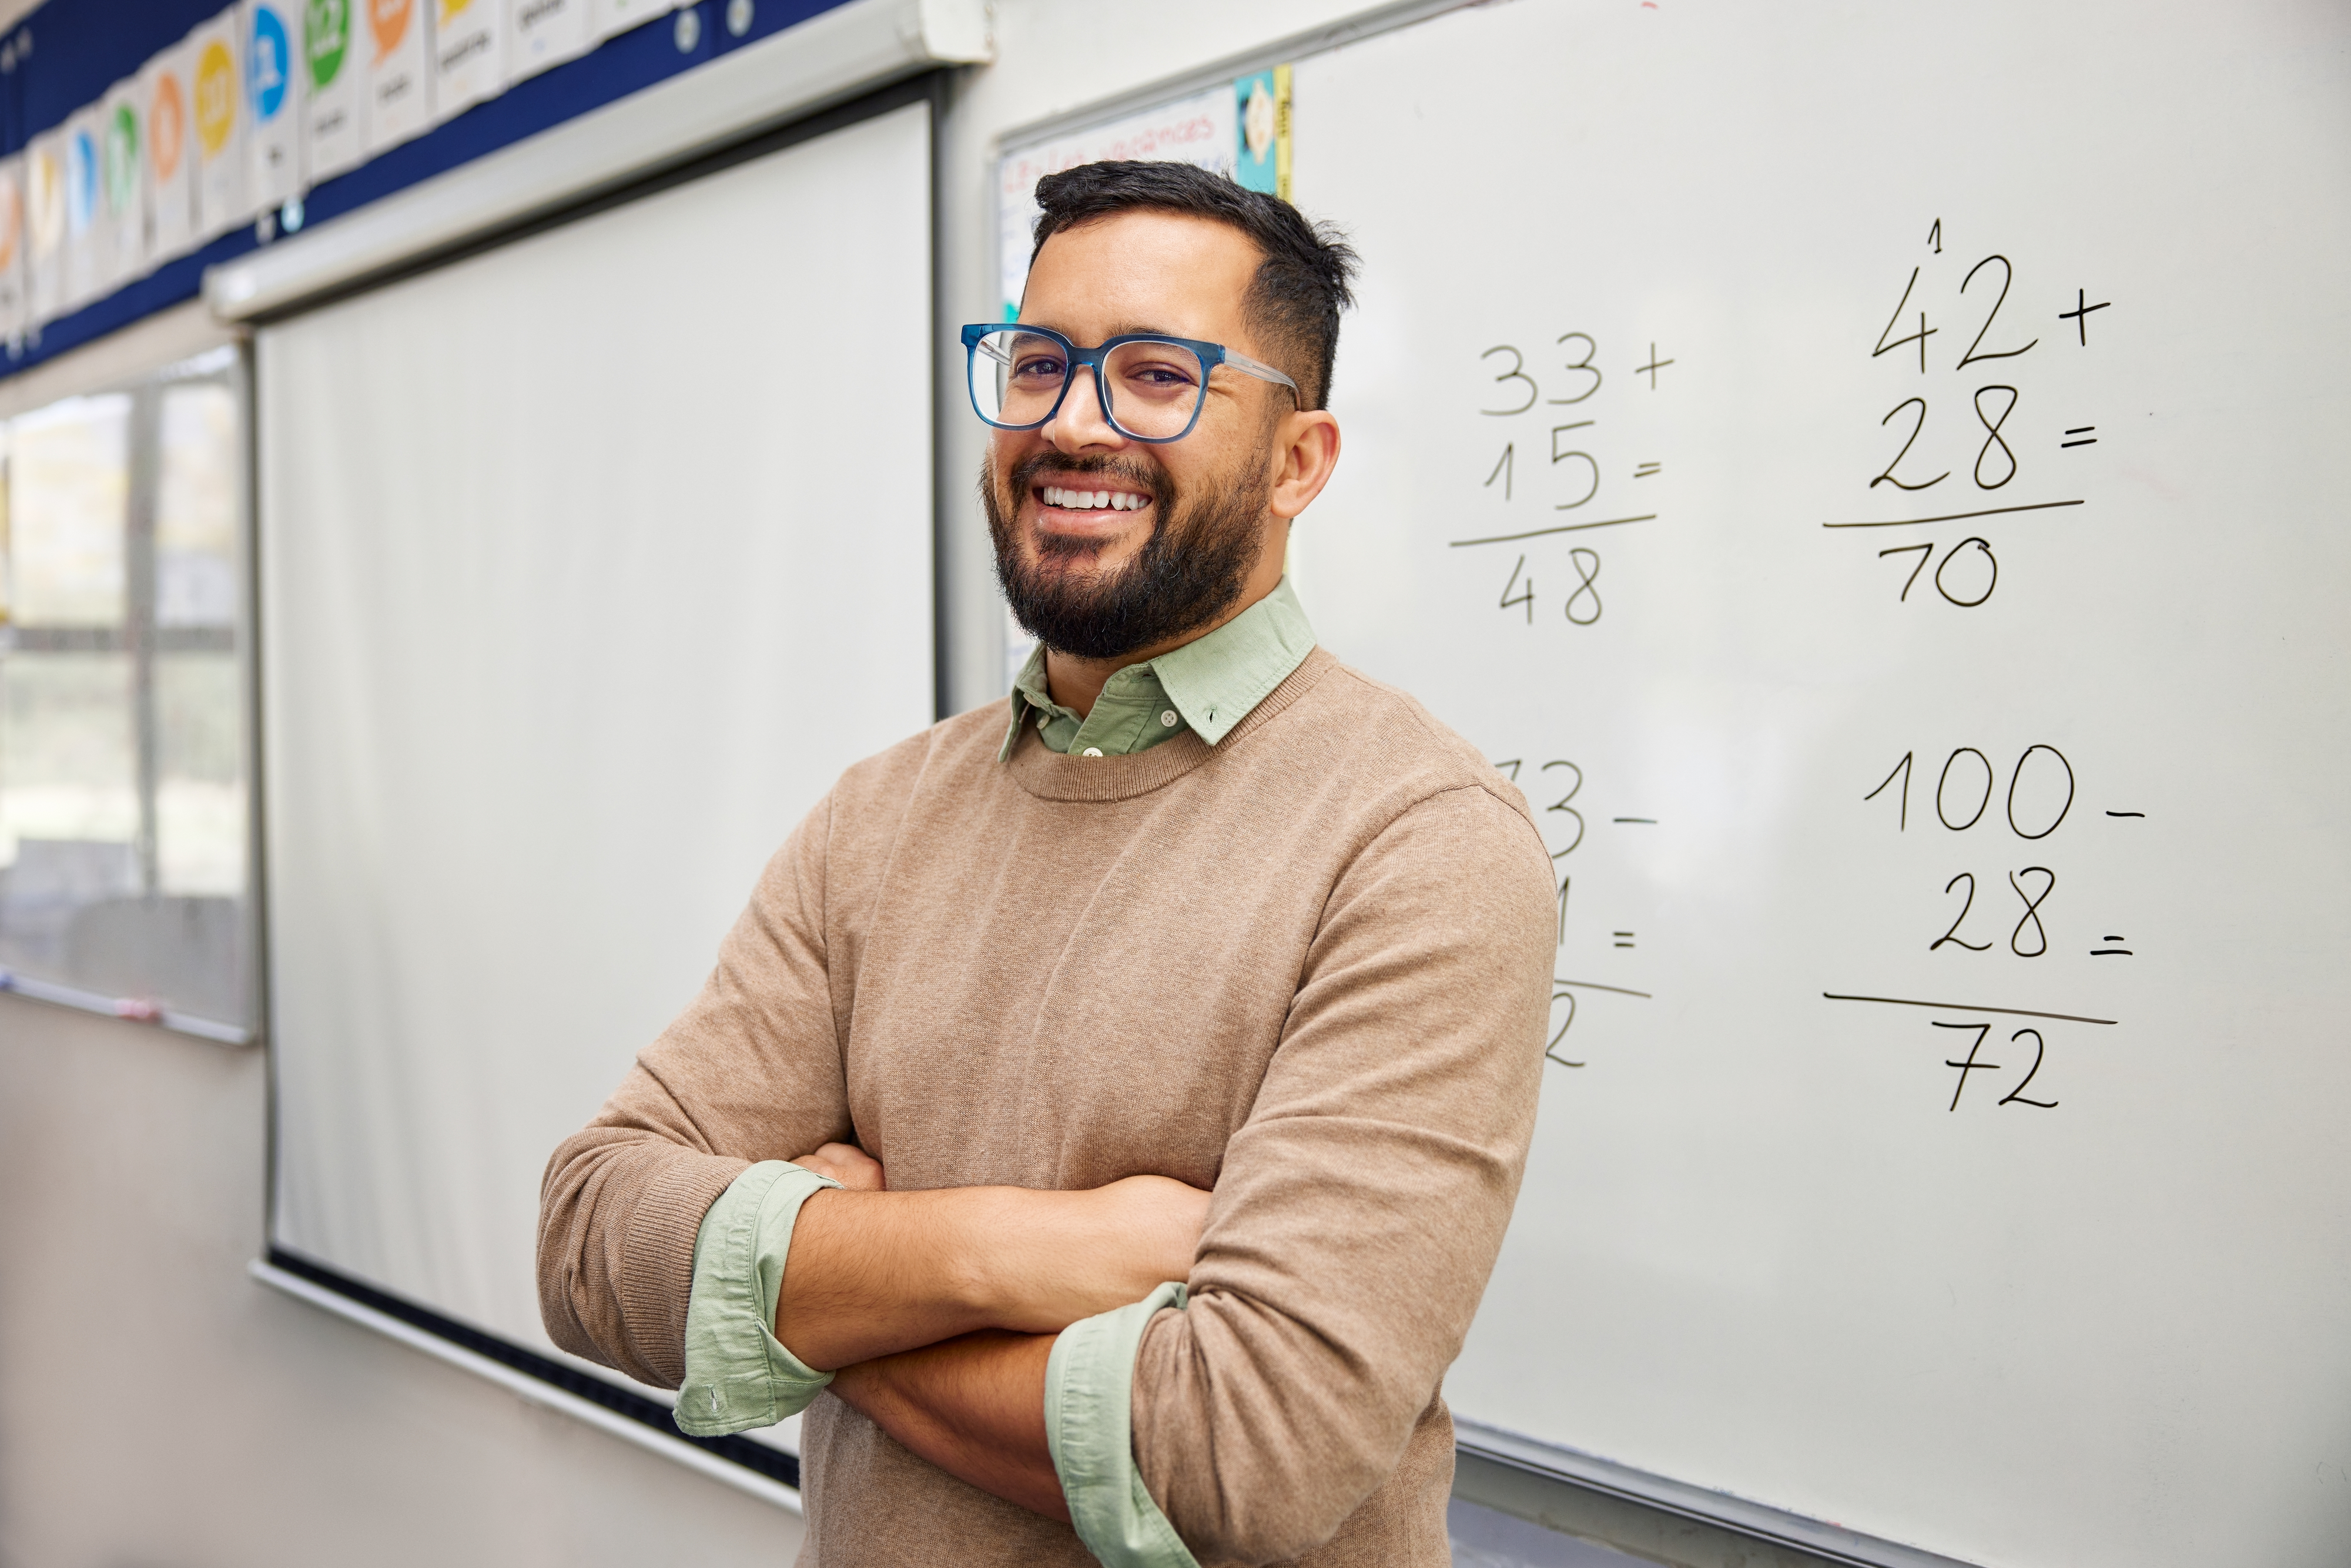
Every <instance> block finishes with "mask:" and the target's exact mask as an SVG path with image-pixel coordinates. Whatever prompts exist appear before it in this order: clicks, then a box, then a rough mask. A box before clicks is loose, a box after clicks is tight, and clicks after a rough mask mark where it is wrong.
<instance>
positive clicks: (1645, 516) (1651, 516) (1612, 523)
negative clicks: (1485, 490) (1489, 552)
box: [1447, 512, 1657, 549]
mask: <svg viewBox="0 0 2351 1568" xmlns="http://www.w3.org/2000/svg"><path fill="white" fill-rule="evenodd" d="M1656 520H1657V514H1656V513H1655V512H1644V513H1642V514H1641V515H1640V516H1639V517H1604V518H1602V519H1601V520H1600V521H1598V522H1596V523H1560V524H1556V525H1554V526H1553V527H1552V528H1529V529H1528V530H1527V531H1526V532H1525V533H1522V534H1496V535H1495V536H1494V537H1493V538H1485V539H1453V540H1450V541H1448V544H1447V548H1448V549H1460V548H1461V547H1462V546H1464V545H1507V544H1516V543H1517V542H1518V541H1519V540H1520V539H1539V538H1542V537H1543V536H1544V535H1545V534H1576V533H1582V532H1583V530H1584V529H1586V528H1622V527H1623V526H1624V525H1625V524H1626V523H1654V522H1656Z"/></svg>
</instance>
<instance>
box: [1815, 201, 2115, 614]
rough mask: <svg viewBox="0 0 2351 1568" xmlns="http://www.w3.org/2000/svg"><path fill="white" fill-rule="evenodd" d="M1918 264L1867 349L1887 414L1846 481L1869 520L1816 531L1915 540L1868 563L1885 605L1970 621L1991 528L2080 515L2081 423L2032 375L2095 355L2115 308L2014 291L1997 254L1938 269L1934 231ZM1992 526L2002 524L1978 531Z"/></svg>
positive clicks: (2015, 284) (1984, 595)
mask: <svg viewBox="0 0 2351 1568" xmlns="http://www.w3.org/2000/svg"><path fill="white" fill-rule="evenodd" d="M1926 251H1927V254H1926V255H1925V256H1922V257H1921V258H1920V259H1919V261H1918V262H1917V264H1916V265H1914V266H1913V267H1911V268H1910V275H1909V277H1907V278H1906V279H1904V280H1903V281H1902V283H1901V285H1900V287H1899V289H1898V291H1896V290H1892V289H1889V292H1892V293H1895V295H1896V298H1895V303H1894V309H1893V313H1892V314H1891V315H1890V316H1888V317H1887V318H1886V324H1885V326H1884V327H1883V328H1881V329H1879V331H1878V333H1877V338H1876V341H1875V342H1873V343H1870V344H1869V345H1868V353H1869V357H1870V358H1871V359H1872V360H1875V361H1880V362H1881V363H1882V365H1883V366H1884V371H1883V376H1884V380H1885V382H1886V385H1885V388H1884V392H1883V394H1882V395H1884V396H1885V397H1886V399H1887V400H1888V401H1889V402H1890V404H1891V406H1889V407H1887V408H1886V411H1885V413H1883V414H1882V415H1881V416H1880V417H1879V418H1878V421H1877V423H1878V425H1879V426H1880V428H1881V429H1882V430H1883V431H1884V432H1885V436H1884V440H1883V442H1882V447H1883V453H1882V455H1883V456H1884V458H1885V463H1884V465H1883V466H1881V467H1878V468H1876V469H1874V470H1870V471H1866V472H1863V473H1858V474H1855V476H1853V478H1854V479H1855V481H1856V482H1858V483H1859V484H1860V485H1861V486H1862V487H1863V488H1864V489H1865V490H1866V491H1867V492H1868V493H1869V495H1870V497H1872V499H1873V500H1876V501H1878V502H1880V503H1881V504H1882V510H1881V511H1880V514H1879V515H1876V516H1872V517H1859V518H1855V517H1836V518H1831V519H1830V520H1828V521H1825V522H1823V524H1822V525H1821V526H1822V527H1823V528H1858V529H1865V530H1877V529H1886V528H1899V529H1904V530H1908V529H1921V530H1925V531H1926V533H1927V534H1928V536H1930V537H1924V538H1920V537H1916V536H1907V535H1906V536H1896V537H1897V538H1900V539H1901V542H1899V543H1895V544H1888V545H1886V546H1884V547H1883V548H1880V549H1878V551H1877V556H1878V559H1881V560H1885V561H1886V562H1888V563H1889V564H1890V565H1891V566H1892V568H1893V569H1894V570H1891V571H1889V572H1888V574H1887V576H1888V583H1887V588H1888V591H1890V592H1891V593H1892V594H1893V596H1894V597H1895V599H1896V600H1897V601H1899V602H1902V603H1905V604H1909V603H1918V604H1935V603H1939V604H1944V605H1949V606H1952V607H1954V608H1957V609H1960V610H1975V609H1979V608H1980V607H1981V606H1983V605H1984V604H1986V603H1987V602H1989V601H1991V597H1992V595H1993V594H1994V593H1995V592H1996V591H1998V590H1999V587H2000V557H1999V553H1998V551H1997V550H1996V549H1995V548H1994V538H1993V536H1994V535H1995V534H1997V533H1998V532H1999V531H2000V529H2001V527H2003V526H2017V525H2021V524H2024V523H2026V522H2028V521H2030V522H2032V523H2035V524H2046V523H2049V522H2051V521H2053V520H2054V519H2055V518H2057V517H2063V516H2064V515H2065V510H2066V508H2069V507H2079V506H2083V505H2085V497H2083V495H2082V494H2081V490H2082V488H2083V484H2082V476H2081V474H2080V465H2081V463H2082V461H2083V459H2082V457H2081V455H2080V454H2081V453H2082V452H2083V450H2084V449H2085V448H2087V447H2092V446H2095V445H2096V444H2098V430H2097V424H2096V423H2095V420H2094V419H2093V418H2092V417H2091V416H2092V413H2094V411H2092V410H2087V409H2082V408H2074V407H2066V406H2062V405H2060V404H2059V403H2057V402H2055V400H2054V399H2053V398H2049V397H2044V396H2043V395H2042V394H2041V393H2040V392H2039V391H2038V389H2037V388H2036V386H2035V370H2036V367H2038V366H2042V365H2045V364H2047V363H2048V362H2049V360H2050V356H2051V355H2053V354H2057V353H2064V352H2069V351H2070V352H2076V353H2085V352H2093V351H2095V350H2094V349H2093V342H2094V340H2097V339H2100V338H2102V337H2103V335H2104V332H2105V330H2106V329H2107V324H2106V322H2105V321H2104V320H2103V319H2099V317H2098V312H2100V311H2102V310H2106V309H2110V308H2113V306H2114V301H2112V300H2111V299H2099V300H2095V301H2093V300H2092V299H2091V298H2090V290H2089V289H2087V288H2086V287H2075V288H2074V289H2073V290H2072V291H2071V297H2070V298H2060V297H2058V296H2057V295H2055V294H2053V293H2052V292H2050V291H2049V290H2048V289H2047V287H2046V286H2045V284H2043V283H2041V282H2035V283H2032V284H2031V285H2030V286H2028V287H2023V288H2022V289H2020V287H2019V281H2020V280H2019V275H2018V269H2017V266H2016V264H2015V263H2014V262H2012V261H2011V259H2010V258H2009V256H2007V254H2006V253H2004V252H2001V251H1987V252H1983V253H1981V254H1976V253H1973V252H1954V253H1952V254H1950V255H1946V254H1945V251H1944V247H1943V222H1942V220H1941V219H1940V218H1938V219H1936V220H1935V222H1934V224H1933V225H1932V226H1931V227H1930V228H1929V229H1928V232H1927V239H1926ZM1897 276H1898V274H1897ZM1889 281H1890V280H1889ZM2094 322H2095V323H2096V329H2095V330H2094V329H2093V323H2094ZM1861 330H1863V331H1865V330H1866V328H1863V329H1861ZM1938 340H1939V341H1938ZM1861 347H1862V341H1861V339H1860V337H1859V334H1858V332H1857V333H1856V335H1855V351H1856V352H1859V351H1860V350H1861ZM2035 353H2038V354H2039V355H2040V356H2041V358H2040V359H2039V360H2038V361H2036V360H2034V359H2033V358H2032V355H2034V354H2035ZM1911 497H1917V499H1916V500H1915V501H1914V500H1912V499H1911ZM1992 517H1998V518H2003V519H2006V522H2005V524H1999V525H1996V524H1993V523H1990V522H1986V521H1985V520H1984V519H1986V518H1992ZM1861 537H1863V538H1886V535H1884V534H1882V533H1875V532H1870V533H1865V534H1863V535H1862V536H1861Z"/></svg>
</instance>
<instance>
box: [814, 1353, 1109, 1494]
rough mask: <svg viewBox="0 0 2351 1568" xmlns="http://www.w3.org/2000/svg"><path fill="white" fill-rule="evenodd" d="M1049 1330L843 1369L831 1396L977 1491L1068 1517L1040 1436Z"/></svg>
mask: <svg viewBox="0 0 2351 1568" xmlns="http://www.w3.org/2000/svg"><path fill="white" fill-rule="evenodd" d="M1053 1339H1054V1336H1053V1335H1051V1334H1019V1333H1003V1332H1001V1331H997V1330H988V1331H985V1332H982V1333H975V1334H968V1335H966V1336H964V1337H963V1338H960V1339H954V1340H949V1341H948V1342H946V1343H944V1344H934V1345H927V1346H925V1347H924V1348H923V1349H921V1350H916V1351H910V1352H907V1353H906V1354H903V1355H892V1356H885V1357H883V1358H882V1359H880V1360H878V1361H868V1362H863V1363H861V1364H858V1365H855V1366H849V1367H844V1368H842V1369H841V1372H840V1374H839V1375H836V1376H835V1377H834V1378H833V1381H832V1392H833V1394H834V1395H835V1396H838V1397H840V1398H841V1399H843V1400H845V1401H847V1402H848V1403H849V1404H850V1405H851V1406H853V1407H854V1408H856V1409H857V1410H859V1411H862V1413H863V1414H864V1415H865V1416H866V1417H867V1418H868V1419H869V1420H871V1421H872V1423H873V1424H874V1425H875V1426H877V1427H881V1428H882V1429H883V1431H885V1432H887V1433H889V1434H890V1436H891V1437H895V1438H896V1439H897V1440H898V1441H899V1442H900V1443H902V1444H904V1446H905V1447H906V1448H909V1449H911V1450H912V1451H914V1453H916V1454H919V1455H921V1456H922V1457H923V1458H925V1459H928V1460H929V1461H930V1462H931V1463H933V1464H935V1465H936V1466H938V1467H939V1469H943V1470H945V1471H946V1472H947V1473H948V1474H949V1475H951V1476H954V1477H955V1478H956V1479H958V1480H963V1481H967V1482H969V1483H970V1484H971V1485H973V1486H976V1487H977V1488H979V1489H980V1490H982V1491H987V1492H993V1493H994V1494H995V1495H996V1496H998V1497H1000V1498H1003V1499H1004V1500H1007V1501H1008V1502H1017V1503H1019V1505H1020V1506H1021V1507H1023V1508H1025V1509H1029V1510H1030V1511H1034V1512H1037V1513H1041V1514H1044V1515H1046V1516H1047V1517H1048V1518H1051V1519H1059V1520H1063V1521H1067V1520H1068V1518H1069V1517H1070V1510H1069V1505H1068V1504H1067V1503H1066V1502H1064V1501H1063V1500H1062V1497H1061V1478H1060V1477H1059V1476H1058V1475H1056V1474H1055V1472H1054V1469H1053V1456H1052V1452H1051V1449H1050V1448H1049V1447H1048V1446H1047V1444H1046V1441H1045V1367H1046V1364H1047V1362H1048V1361H1049V1360H1050V1358H1051V1356H1052V1354H1053Z"/></svg>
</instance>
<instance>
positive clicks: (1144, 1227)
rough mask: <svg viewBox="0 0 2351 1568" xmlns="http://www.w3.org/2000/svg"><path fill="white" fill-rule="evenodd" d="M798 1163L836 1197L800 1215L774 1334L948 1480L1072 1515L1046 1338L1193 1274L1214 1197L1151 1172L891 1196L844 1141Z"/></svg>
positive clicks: (878, 1173)
mask: <svg viewBox="0 0 2351 1568" xmlns="http://www.w3.org/2000/svg"><path fill="white" fill-rule="evenodd" d="M792 1163H793V1164H795V1165H799V1166H806V1167H807V1168H808V1169H810V1170H813V1171H815V1172H817V1173H818V1174H820V1175H821V1176H831V1177H832V1178H833V1179H834V1180H835V1181H838V1182H840V1183H841V1190H840V1191H838V1192H833V1191H827V1192H820V1193H818V1194H816V1195H814V1196H813V1197H810V1199H809V1200H808V1201H807V1203H805V1204H804V1205H803V1206H802V1207H801V1209H800V1215H799V1221H798V1223H797V1224H796V1225H795V1227H794V1228H793V1231H792V1245H791V1254H790V1260H789V1267H787V1268H786V1270H784V1280H783V1288H782V1290H781V1291H779V1292H778V1296H777V1300H776V1324H775V1329H776V1337H777V1338H778V1340H780V1341H782V1342H783V1343H785V1344H787V1345H789V1346H790V1347H791V1349H792V1351H793V1353H794V1354H797V1355H798V1356H799V1358H800V1359H801V1360H802V1361H804V1362H806V1363H807V1364H809V1365H810V1366H812V1367H815V1368H816V1369H817V1370H819V1371H821V1372H831V1373H833V1374H834V1376H833V1381H832V1392H833V1394H834V1395H835V1396H838V1397H839V1398H841V1399H842V1400H845V1401H846V1402H847V1403H848V1404H849V1405H850V1406H852V1407H854V1408H855V1409H857V1410H859V1411H861V1412H862V1413H863V1415H864V1416H866V1418H867V1419H869V1420H871V1421H872V1423H873V1424H874V1425H875V1426H877V1427H881V1428H882V1429H883V1431H885V1432H887V1433H889V1434H890V1436H891V1437H894V1438H896V1439H897V1440H898V1441H899V1442H900V1443H902V1444H904V1446H905V1447H906V1448H909V1449H911V1450H913V1451H914V1453H916V1454H919V1455H921V1456H922V1457H923V1458H925V1459H928V1460H929V1461H930V1462H931V1463H933V1464H935V1465H936V1466H938V1467H939V1468H940V1469H943V1470H945V1471H946V1472H947V1473H948V1474H949V1475H952V1476H954V1477H956V1479H959V1480H963V1481H967V1482H968V1483H970V1484H971V1485H973V1486H976V1487H978V1488H979V1489H981V1490H984V1491H989V1492H993V1493H995V1494H996V1495H997V1496H998V1497H1000V1498H1003V1499H1005V1500H1008V1501H1010V1502H1016V1503H1019V1505H1020V1506H1022V1507H1023V1508H1027V1509H1031V1510H1034V1511H1036V1512H1039V1513H1041V1514H1045V1515H1047V1516H1049V1517H1050V1518H1053V1519H1059V1520H1063V1521H1067V1520H1068V1518H1069V1517H1070V1514H1069V1508H1068V1506H1067V1504H1066V1503H1065V1502H1064V1501H1063V1500H1062V1496H1061V1481H1060V1479H1059V1478H1058V1477H1057V1476H1056V1475H1055V1473H1054V1469H1053V1460H1052V1456H1051V1454H1050V1452H1049V1450H1048V1448H1047V1444H1046V1439H1045V1368H1046V1363H1047V1360H1048V1358H1049V1357H1050V1354H1051V1352H1052V1346H1053V1339H1054V1336H1055V1335H1056V1334H1057V1333H1060V1331H1061V1330H1062V1329H1065V1328H1067V1327H1068V1326H1069V1325H1070V1324H1071V1323H1073V1322H1077V1321H1079V1320H1080V1319H1081V1318H1087V1317H1092V1315H1093V1314H1095V1313H1097V1312H1109V1311H1111V1310H1113V1309H1114V1308H1117V1307H1123V1306H1125V1305H1127V1304H1128V1303H1129V1302H1131V1301H1140V1300H1142V1299H1143V1297H1144V1296H1145V1295H1146V1294H1148V1293H1149V1292H1150V1291H1151V1290H1152V1288H1153V1287H1155V1286H1156V1285H1157V1284H1159V1283H1160V1282H1161V1281H1165V1280H1181V1279H1184V1278H1186V1276H1187V1275H1188V1274H1189V1273H1190V1272H1191V1269H1192V1260H1193V1257H1194V1255H1195V1253H1196V1251H1197V1249H1198V1246H1199V1240H1200V1229H1201V1226H1202V1223H1203V1222H1204V1221H1205V1220H1206V1218H1207V1212H1208V1195H1207V1193H1205V1192H1202V1191H1200V1190H1199V1189H1198V1188H1197V1187H1191V1186H1185V1185H1184V1184H1183V1183H1181V1182H1178V1181H1172V1180H1170V1179H1168V1178H1167V1177H1165V1176H1129V1177H1127V1178H1125V1179H1124V1180H1123V1181H1116V1182H1113V1183H1111V1184H1110V1185H1109V1186H1102V1187H1098V1188H1096V1189H1094V1190H1093V1191H1092V1192H1037V1191H1031V1190H1029V1189H1027V1188H1023V1187H949V1188H946V1189H944V1190H941V1191H935V1192H914V1193H893V1192H890V1191H888V1190H887V1183H886V1180H885V1178H884V1174H883V1168H882V1166H881V1165H880V1164H879V1163H878V1162H876V1161H875V1160H873V1159H872V1158H871V1157H870V1156H869V1155H866V1154H865V1152H864V1151H863V1150H862V1149H860V1148H858V1147H856V1146H855V1145H850V1144H827V1145H824V1146H823V1147H822V1148H820V1149H818V1150H817V1151H816V1152H815V1153H813V1154H810V1155H802V1156H800V1157H799V1159H797V1160H795V1161H793V1162H792Z"/></svg>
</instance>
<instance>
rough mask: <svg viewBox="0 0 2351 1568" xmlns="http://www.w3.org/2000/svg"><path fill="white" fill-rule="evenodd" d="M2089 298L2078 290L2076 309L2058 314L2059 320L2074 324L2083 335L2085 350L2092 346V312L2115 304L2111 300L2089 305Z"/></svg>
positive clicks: (2082, 291)
mask: <svg viewBox="0 0 2351 1568" xmlns="http://www.w3.org/2000/svg"><path fill="white" fill-rule="evenodd" d="M2089 298H2090V297H2089V295H2088V294H2087V293H2086V292H2085V291H2084V290H2082V289H2079V288H2076V289H2075V290H2074V308H2072V309H2071V310H2060V311H2059V312H2057V319H2059V320H2060V321H2071V322H2072V323H2074V329H2075V330H2076V331H2078V332H2079V333H2081V335H2082V347H2084V348H2085V349H2086V348H2088V347H2089V346H2090V312H2091V311H2093V310H2104V309H2105V308H2106V307H2107V306H2109V305H2111V304H2113V303H2114V301H2113V300H2111V299H2102V300H2100V301H2099V302H2098V303H2097V304H2095V305H2092V304H2089V303H2087V301H2088V299H2089Z"/></svg>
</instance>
